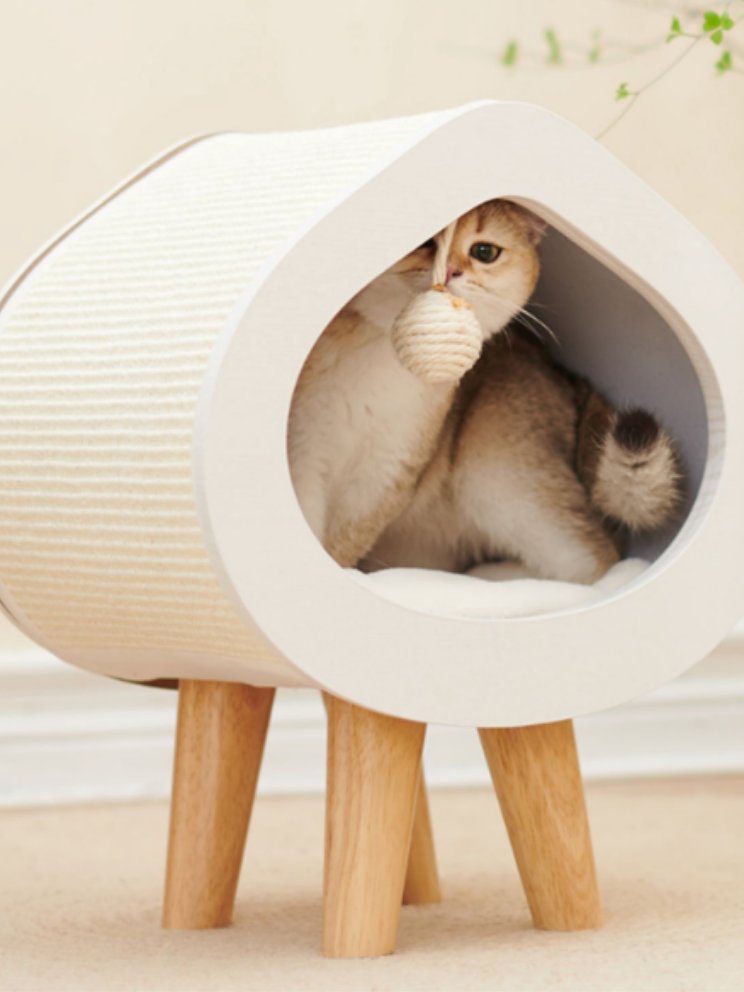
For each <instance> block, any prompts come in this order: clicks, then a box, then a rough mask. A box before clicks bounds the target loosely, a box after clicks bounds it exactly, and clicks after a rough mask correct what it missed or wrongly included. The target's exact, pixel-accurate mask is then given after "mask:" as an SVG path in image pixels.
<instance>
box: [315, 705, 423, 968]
mask: <svg viewBox="0 0 744 992" xmlns="http://www.w3.org/2000/svg"><path fill="white" fill-rule="evenodd" d="M327 704H328V787H327V794H326V851H325V886H324V893H323V953H324V954H325V955H326V956H327V957H332V958H359V957H377V956H378V955H381V954H390V953H392V951H393V950H394V949H395V937H396V932H397V929H398V917H399V915H400V904H401V898H402V896H403V883H404V880H405V873H406V862H407V858H408V851H409V847H410V842H411V830H412V826H413V812H414V805H415V802H416V795H417V791H418V786H419V778H420V773H421V751H422V749H423V746H424V735H425V733H426V726H425V724H422V723H411V722H410V721H408V720H398V719H396V718H394V717H389V716H383V715H381V714H379V713H373V712H371V711H369V710H365V709H362V708H361V707H358V706H353V705H352V704H351V703H346V702H343V701H341V700H339V699H333V698H330V699H328V700H327Z"/></svg>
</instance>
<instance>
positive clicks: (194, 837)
mask: <svg viewBox="0 0 744 992" xmlns="http://www.w3.org/2000/svg"><path fill="white" fill-rule="evenodd" d="M178 696H179V698H178V730H177V733H176V758H175V765H174V770H173V795H172V798H171V822H170V839H169V845H168V868H167V872H166V880H165V903H164V908H163V926H164V927H166V928H168V929H174V930H205V929H208V928H210V927H226V926H229V924H230V922H231V919H232V912H233V905H234V902H235V891H236V889H237V885H238V876H239V875H240V864H241V861H242V859H243V848H244V847H245V838H246V833H247V831H248V822H249V820H250V816H251V809H252V807H253V799H254V796H255V794H256V783H257V782H258V773H259V770H260V768H261V758H262V756H263V749H264V743H265V741H266V733H267V731H268V727H269V717H270V715H271V707H272V704H273V701H274V689H257V688H253V687H252V686H247V685H237V684H233V683H227V682H197V681H192V680H186V679H182V680H181V682H180V684H179V693H178Z"/></svg>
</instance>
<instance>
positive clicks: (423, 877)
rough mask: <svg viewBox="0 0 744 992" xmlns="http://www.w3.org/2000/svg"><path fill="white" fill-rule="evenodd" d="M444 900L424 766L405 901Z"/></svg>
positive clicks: (404, 894)
mask: <svg viewBox="0 0 744 992" xmlns="http://www.w3.org/2000/svg"><path fill="white" fill-rule="evenodd" d="M441 901H442V890H441V889H440V887H439V872H438V871H437V858H436V853H435V851H434V835H433V833H432V829H431V816H430V814H429V798H428V796H427V794H426V782H425V781H424V772H423V769H422V770H421V779H420V781H419V788H418V797H417V799H416V810H415V813H414V817H413V833H412V834H411V849H410V852H409V855H408V869H407V871H406V882H405V885H404V886H403V905H404V906H423V905H425V904H427V903H432V902H441Z"/></svg>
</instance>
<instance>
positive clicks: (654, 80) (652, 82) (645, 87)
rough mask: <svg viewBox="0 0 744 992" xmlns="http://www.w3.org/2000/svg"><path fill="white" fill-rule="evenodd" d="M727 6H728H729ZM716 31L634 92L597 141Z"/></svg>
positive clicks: (699, 38) (696, 40)
mask: <svg viewBox="0 0 744 992" xmlns="http://www.w3.org/2000/svg"><path fill="white" fill-rule="evenodd" d="M729 3H731V0H729ZM726 6H728V4H727V5H726ZM741 20H742V18H741V17H740V18H738V19H737V21H736V22H735V23H736V24H738V23H739V21H741ZM716 30H718V29H717V28H713V29H712V30H711V31H706V32H704V33H703V34H699V35H697V37H695V38H693V40H692V42H691V43H690V44H689V45H688V46H687V48H686V49H685V50H684V52H682V54H681V55H679V56H677V58H676V59H674V60H673V61H672V62H670V63H669V65H667V66H665V68H664V69H662V70H661V72H659V73H657V75H655V76H654V77H653V78H652V79H649V81H648V82H647V83H644V85H643V86H641V88H640V89H638V90H634V91H633V92H632V93H631V95H630V99H629V100H628V104H627V106H626V107H625V108H624V109H623V110H622V112H621V113H619V114H618V115H617V117H616V118H615V120H614V121H611V122H610V123H609V124H608V125H607V127H606V128H604V130H603V131H600V133H599V134H598V135H597V141H601V140H602V139H603V138H605V137H606V136H607V135H608V134H609V133H610V131H612V129H613V128H615V127H617V125H618V124H619V123H620V121H621V120H622V119H623V117H625V116H626V115H627V113H628V112H629V111H630V109H631V108H632V107H634V106H635V104H636V101H637V100H638V97H639V96H641V95H642V94H643V93H645V92H646V90H648V89H650V88H651V87H652V86H655V85H656V83H658V82H660V81H661V80H662V79H663V78H664V76H666V75H668V74H669V73H670V72H671V71H672V69H675V68H676V67H677V66H678V65H679V63H680V62H682V61H683V60H684V59H686V58H687V56H688V55H689V54H690V52H691V51H692V50H693V49H694V48H695V46H696V45H698V44H699V43H700V42H701V41H705V39H706V38H709V37H710V35H711V34H712V33H713V31H716ZM687 37H689V35H687Z"/></svg>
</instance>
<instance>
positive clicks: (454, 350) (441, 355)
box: [392, 222, 483, 383]
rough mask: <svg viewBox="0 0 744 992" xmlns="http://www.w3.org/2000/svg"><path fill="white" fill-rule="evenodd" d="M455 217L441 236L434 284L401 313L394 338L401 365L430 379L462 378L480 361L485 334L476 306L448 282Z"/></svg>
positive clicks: (430, 380)
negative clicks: (474, 308)
mask: <svg viewBox="0 0 744 992" xmlns="http://www.w3.org/2000/svg"><path fill="white" fill-rule="evenodd" d="M455 226H456V222H455V223H453V224H450V226H449V227H447V228H445V230H444V231H443V232H442V234H441V235H440V237H439V243H438V246H437V256H436V259H435V261H434V269H433V272H432V286H431V289H428V290H426V292H424V293H420V294H419V295H418V296H415V297H414V298H413V299H412V300H411V302H410V303H408V304H407V305H406V306H405V307H404V308H403V309H402V310H401V312H400V313H399V314H398V316H397V317H396V319H395V322H394V324H393V329H392V341H393V348H394V349H395V354H396V355H397V358H398V361H399V362H400V363H401V365H402V366H403V367H404V368H405V369H408V371H409V372H411V373H412V374H413V375H415V376H416V377H417V378H418V379H422V380H423V381H424V382H430V383H445V382H457V381H459V380H460V379H461V378H462V377H463V376H464V375H465V373H466V372H467V371H469V370H470V369H471V368H472V367H473V366H474V365H475V363H476V362H477V360H478V357H479V355H480V353H481V348H482V347H483V333H482V331H481V326H480V324H479V323H478V318H477V317H476V316H475V313H474V311H473V308H472V307H471V306H470V304H469V303H467V302H466V301H465V300H463V299H461V298H460V297H459V296H455V295H454V294H453V293H450V292H449V290H448V289H447V287H446V285H445V279H446V276H447V257H448V255H449V249H450V245H451V244H452V236H453V234H454V231H455Z"/></svg>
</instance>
